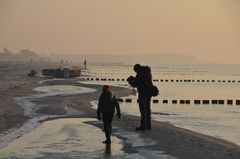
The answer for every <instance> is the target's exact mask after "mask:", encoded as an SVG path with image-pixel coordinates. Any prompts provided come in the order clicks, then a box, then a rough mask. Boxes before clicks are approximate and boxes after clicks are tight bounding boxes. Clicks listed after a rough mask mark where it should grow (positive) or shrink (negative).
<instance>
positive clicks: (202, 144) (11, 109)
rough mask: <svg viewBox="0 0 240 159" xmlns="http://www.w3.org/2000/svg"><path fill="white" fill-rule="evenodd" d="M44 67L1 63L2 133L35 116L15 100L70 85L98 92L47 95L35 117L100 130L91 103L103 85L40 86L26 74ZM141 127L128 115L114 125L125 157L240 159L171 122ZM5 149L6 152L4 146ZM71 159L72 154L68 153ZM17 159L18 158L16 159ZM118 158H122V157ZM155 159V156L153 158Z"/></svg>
mask: <svg viewBox="0 0 240 159" xmlns="http://www.w3.org/2000/svg"><path fill="white" fill-rule="evenodd" d="M45 66H46V64H34V65H33V64H29V63H27V64H26V63H20V64H14V63H12V64H8V63H4V64H1V66H0V75H1V76H0V100H1V103H0V121H1V122H0V133H1V134H6V133H7V132H9V130H11V129H12V128H15V129H17V128H20V127H21V126H22V125H24V123H26V122H27V121H29V120H30V119H31V118H34V117H36V116H34V115H32V116H26V115H24V109H23V108H22V107H21V106H19V104H18V103H16V100H15V98H16V97H24V96H30V95H33V94H41V93H39V92H36V91H34V90H33V89H34V88H36V87H39V86H52V85H70V86H77V87H86V88H91V89H95V90H96V91H94V92H91V93H84V94H75V95H67V96H63V95H57V96H46V97H42V98H38V99H34V103H35V104H36V105H39V109H37V110H36V114H37V115H38V116H39V115H41V114H42V115H52V117H51V118H46V119H44V120H42V121H41V123H42V124H44V123H45V122H46V123H47V122H49V120H53V119H59V118H71V119H73V118H75V119H76V120H78V118H83V119H92V120H93V121H91V120H90V121H85V122H87V123H88V124H90V125H92V126H94V127H99V128H101V124H100V123H99V122H97V121H95V120H96V119H95V118H96V110H94V109H93V108H92V105H91V104H90V101H93V100H97V99H98V97H99V95H100V92H101V85H88V84H81V83H79V82H78V81H79V80H80V79H68V80H49V81H45V82H43V83H39V81H41V80H45V78H42V77H34V78H32V77H27V76H26V74H27V73H28V72H29V71H30V70H31V69H32V68H33V67H34V68H36V69H37V70H38V71H40V70H41V68H43V67H45ZM50 66H51V65H50V64H48V67H50ZM113 91H114V92H115V94H116V96H117V97H122V96H128V95H130V94H131V93H132V91H131V90H129V89H127V88H121V87H113ZM136 107H137V105H136ZM66 108H72V109H73V110H78V111H79V112H81V113H79V114H77V113H76V114H74V113H70V114H69V115H66V113H67V110H68V109H66ZM61 115H62V116H61ZM50 122H51V121H50ZM138 124H139V117H136V116H131V115H126V114H123V115H122V118H121V119H120V120H114V123H113V125H114V126H115V129H114V132H115V133H113V136H115V137H118V138H119V139H122V142H121V145H122V147H121V148H120V149H121V151H123V152H125V153H126V154H133V153H134V152H139V151H140V150H141V151H143V150H153V151H155V152H157V151H159V152H164V154H167V155H170V156H172V157H176V158H183V159H203V158H205V159H238V158H239V157H240V147H239V146H237V145H235V144H233V143H230V142H227V141H224V140H221V139H218V138H214V137H210V136H207V135H202V134H199V133H196V132H193V131H190V130H186V129H182V128H179V127H175V126H173V125H171V124H169V123H163V122H157V121H154V122H153V126H152V129H151V130H148V131H143V132H136V131H135V127H136V126H138ZM83 129H84V126H83ZM123 131H124V132H125V133H126V132H127V133H126V134H131V133H133V134H137V135H139V138H137V139H143V140H151V141H154V144H150V145H141V146H140V147H141V149H140V150H139V147H136V146H135V147H134V146H133V145H134V141H131V140H130V141H131V142H132V143H128V142H126V141H127V139H126V138H125V137H124V136H123V135H121V133H122V134H124V133H123ZM94 132H95V131H94ZM91 135H93V134H91ZM96 135H99V134H96ZM3 136H4V135H3ZM16 140H17V139H16ZM103 140H104V138H103ZM116 140H117V139H116ZM97 141H98V140H97ZM13 142H14V141H13ZM96 144H101V143H96ZM9 145H10V144H9ZM10 146H11V145H10ZM23 146H24V145H23ZM6 147H7V146H6ZM113 147H114V144H113V145H112V150H114V149H113ZM89 148H90V147H89ZM2 149H4V147H3V148H2ZM33 150H34V148H33ZM137 150H139V151H137ZM8 151H9V150H8ZM116 151H117V150H116ZM0 152H1V149H0ZM5 152H6V151H5ZM103 153H104V152H103ZM66 154H67V153H66ZM126 154H125V155H126ZM46 156H47V155H46ZM46 156H45V157H46ZM69 156H71V155H70V154H69ZM152 156H154V155H152ZM7 157H9V156H7ZM7 157H6V156H5V157H4V158H7ZM10 157H11V156H10ZM15 157H16V158H18V157H17V156H15ZM51 157H52V158H58V157H59V156H57V155H56V156H54V155H53V156H51ZM65 157H66V158H68V155H66V156H65ZM108 157H109V156H108ZM110 157H111V156H110ZM112 157H113V158H114V157H116V156H112ZM117 157H118V158H121V155H120V156H117ZM150 157H151V155H150V156H148V157H146V156H145V158H150ZM0 158H1V157H0ZM20 158H21V157H20ZM30 158H31V156H30ZM33 158H35V157H33ZM36 158H37V157H36ZM69 158H74V157H69ZM95 158H97V157H95ZM152 158H155V157H152ZM159 158H160V157H159ZM163 158H164V157H163Z"/></svg>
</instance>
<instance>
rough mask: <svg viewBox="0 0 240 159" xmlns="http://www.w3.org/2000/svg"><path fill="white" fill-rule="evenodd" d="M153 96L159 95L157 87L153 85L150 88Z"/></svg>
mask: <svg viewBox="0 0 240 159" xmlns="http://www.w3.org/2000/svg"><path fill="white" fill-rule="evenodd" d="M150 92H151V96H152V97H156V96H157V95H158V94H159V90H158V88H157V86H154V85H152V86H151V88H150Z"/></svg>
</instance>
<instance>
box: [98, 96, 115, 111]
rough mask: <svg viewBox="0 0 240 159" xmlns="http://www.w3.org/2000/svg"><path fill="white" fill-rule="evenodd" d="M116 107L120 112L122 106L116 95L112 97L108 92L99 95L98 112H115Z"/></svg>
mask: <svg viewBox="0 0 240 159" xmlns="http://www.w3.org/2000/svg"><path fill="white" fill-rule="evenodd" d="M115 109H116V110H117V113H120V106H119V103H118V102H117V99H116V97H115V96H112V97H111V96H110V95H109V94H108V93H105V92H103V93H102V94H101V95H100V97H99V101H98V108H97V114H100V113H115Z"/></svg>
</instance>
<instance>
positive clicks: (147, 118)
mask: <svg viewBox="0 0 240 159" xmlns="http://www.w3.org/2000/svg"><path fill="white" fill-rule="evenodd" d="M138 104H139V110H140V113H141V123H140V124H141V127H142V128H151V98H140V99H138Z"/></svg>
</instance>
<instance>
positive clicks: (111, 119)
mask: <svg viewBox="0 0 240 159" xmlns="http://www.w3.org/2000/svg"><path fill="white" fill-rule="evenodd" d="M113 115H114V113H110V114H109V134H110V137H111V135H112V121H113Z"/></svg>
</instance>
